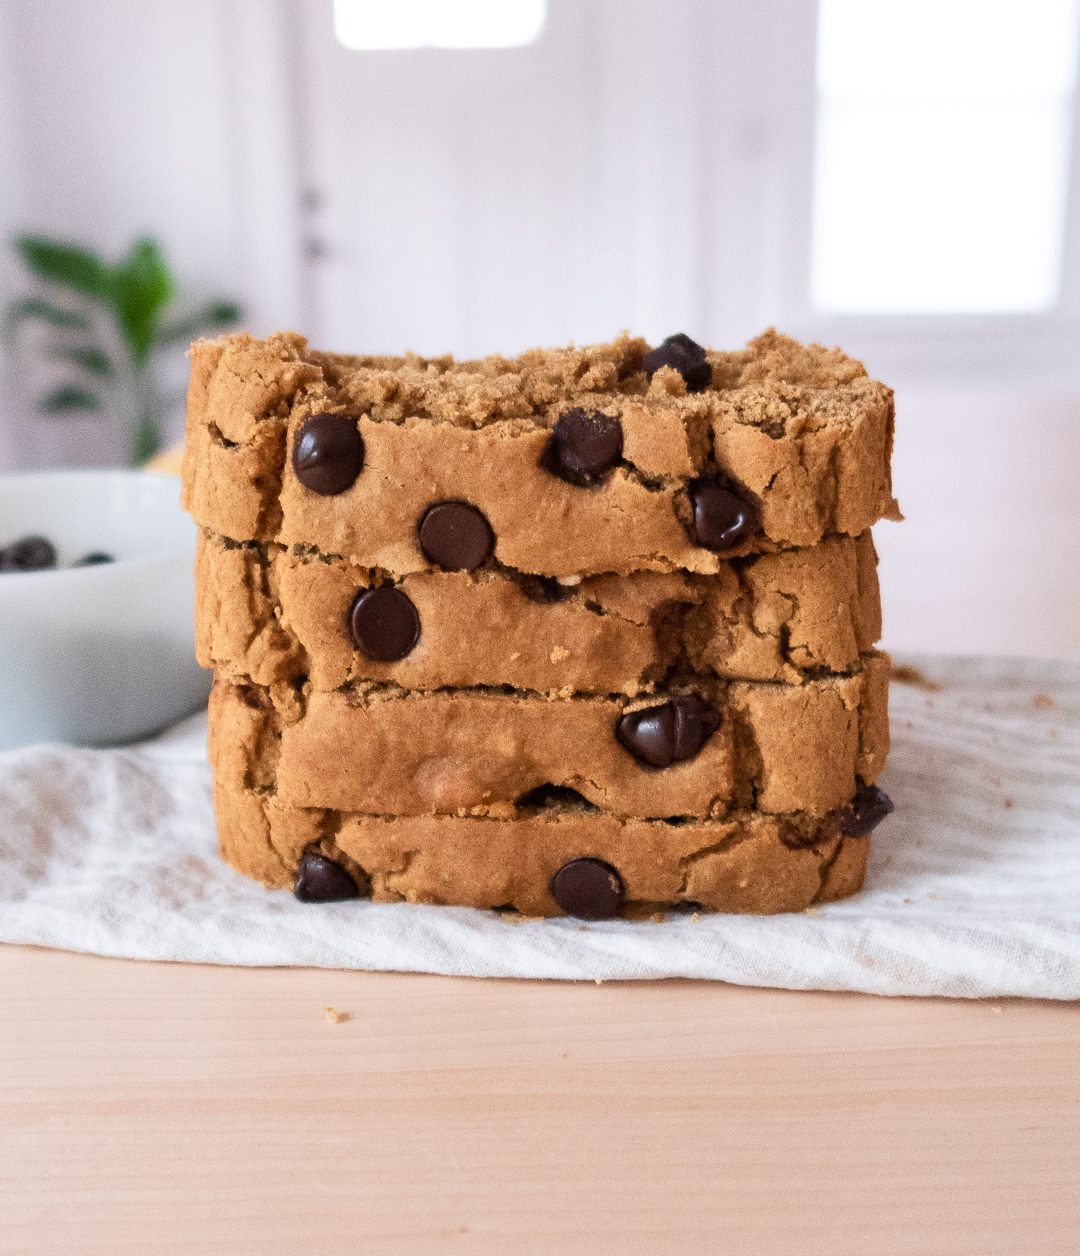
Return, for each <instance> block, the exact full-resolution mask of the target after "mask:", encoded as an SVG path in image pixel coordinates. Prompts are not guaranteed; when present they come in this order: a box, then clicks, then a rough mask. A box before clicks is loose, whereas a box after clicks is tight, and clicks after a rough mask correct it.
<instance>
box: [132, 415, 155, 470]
mask: <svg viewBox="0 0 1080 1256" xmlns="http://www.w3.org/2000/svg"><path fill="white" fill-rule="evenodd" d="M160 448H161V432H160V430H159V428H158V425H157V423H156V422H155V421H154V419H153V417H152V416H150V415H146V414H144V415H143V416H142V418H141V419H140V420H139V422H138V423H137V424H136V427H135V431H134V432H133V433H132V437H131V449H130V460H129V465H130V466H133V467H141V466H142V464H143V463H144V462H149V461H150V459H151V458H152V457H153V456H154V454H156V453H157V452H158V450H159V449H160Z"/></svg>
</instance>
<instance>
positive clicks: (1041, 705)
mask: <svg viewBox="0 0 1080 1256" xmlns="http://www.w3.org/2000/svg"><path fill="white" fill-rule="evenodd" d="M1031 705H1032V706H1033V707H1034V708H1035V710H1036V711H1048V710H1049V709H1050V708H1051V707H1052V706H1053V705H1054V699H1053V698H1051V697H1050V695H1049V694H1048V693H1037V694H1036V695H1035V697H1034V698H1032V699H1031Z"/></svg>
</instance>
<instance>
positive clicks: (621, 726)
mask: <svg viewBox="0 0 1080 1256" xmlns="http://www.w3.org/2000/svg"><path fill="white" fill-rule="evenodd" d="M719 727H720V712H719V711H717V710H716V708H715V707H712V706H710V705H709V703H707V702H706V701H705V700H704V699H703V698H699V697H698V695H697V694H680V695H679V696H678V697H675V698H672V700H671V701H670V702H665V703H664V704H663V706H654V707H646V708H645V710H643V711H632V712H631V713H630V714H629V715H624V716H623V717H622V718H621V719H620V720H619V722H618V724H616V725H615V736H616V737H618V739H619V741H621V742H622V744H623V745H624V746H625V747H626V749H627V750H629V751H630V753H631V754H632V755H633V756H634V758H635V759H638V760H640V762H642V763H645V764H648V766H649V767H652V768H666V767H669V766H670V765H671V764H672V763H676V762H681V761H683V760H686V759H692V758H693V757H694V756H695V755H696V754H697V753H698V752H699V751H700V750H701V747H702V746H704V745H705V743H706V742H707V741H708V740H709V738H710V737H711V736H712V735H713V733H715V732H716V730H717V729H718V728H719Z"/></svg>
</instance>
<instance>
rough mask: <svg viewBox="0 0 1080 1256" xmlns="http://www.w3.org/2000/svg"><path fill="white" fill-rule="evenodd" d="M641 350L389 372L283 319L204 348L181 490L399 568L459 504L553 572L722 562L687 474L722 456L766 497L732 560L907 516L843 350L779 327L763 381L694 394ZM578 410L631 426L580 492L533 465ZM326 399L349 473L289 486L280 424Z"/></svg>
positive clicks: (730, 470)
mask: <svg viewBox="0 0 1080 1256" xmlns="http://www.w3.org/2000/svg"><path fill="white" fill-rule="evenodd" d="M778 345H780V346H781V348H777V346H778ZM786 346H794V347H793V348H788V347H786ZM642 352H643V348H642V342H640V341H631V340H629V339H628V338H622V339H621V340H619V341H615V342H612V343H611V344H608V345H597V346H590V347H589V348H587V349H584V350H544V351H540V350H537V351H534V352H533V353H532V354H524V355H522V357H521V358H518V359H514V360H509V361H507V360H503V359H485V360H484V361H483V362H481V363H459V364H453V363H452V362H446V361H445V360H442V361H440V362H439V363H435V362H428V361H425V360H422V359H409V360H402V361H401V363H400V364H399V365H397V366H396V367H392V366H390V365H383V364H381V363H380V364H379V365H375V360H374V359H357V358H344V357H335V355H332V354H313V353H311V352H310V351H308V350H307V348H306V342H304V341H303V339H302V338H301V337H298V336H295V335H292V334H289V333H283V334H279V335H278V336H276V337H271V338H270V339H269V340H267V341H254V340H252V339H251V338H250V337H247V336H231V337H224V338H222V339H221V340H219V341H215V342H200V344H199V345H197V346H196V348H195V350H194V354H193V360H192V394H191V402H190V405H189V414H188V449H189V453H188V457H187V460H186V464H185V475H184V484H185V488H184V502H185V505H186V507H187V509H189V510H190V511H191V513H192V514H193V516H194V517H195V519H196V521H197V522H198V523H200V524H201V525H203V526H204V527H207V528H210V529H212V530H214V531H216V532H218V533H220V534H222V535H224V536H229V537H231V538H232V539H233V540H237V541H254V540H258V541H278V542H280V543H282V544H285V545H294V544H308V545H313V546H316V547H317V548H318V549H320V550H321V551H323V552H324V553H327V554H338V555H341V556H342V557H343V558H345V559H347V560H348V561H350V562H352V563H355V564H357V565H359V566H364V567H380V568H382V569H384V570H386V571H387V572H390V573H392V574H394V575H395V576H402V575H406V574H408V573H409V572H412V571H418V570H423V569H424V568H425V567H426V566H427V564H426V563H425V562H424V559H423V555H422V554H421V553H420V551H419V549H418V547H417V545H416V538H415V530H416V526H417V523H418V520H419V518H420V516H421V515H422V514H423V511H424V510H425V509H426V507H427V506H428V505H430V504H431V503H432V502H435V501H440V500H445V499H448V498H452V499H459V498H460V499H465V500H468V501H470V502H472V503H473V504H474V505H476V506H478V507H479V508H480V509H481V510H483V511H484V513H485V514H486V515H487V516H488V518H489V520H490V521H491V524H492V527H493V529H494V531H495V534H496V551H495V553H496V557H497V558H498V560H499V561H500V562H501V563H503V564H505V565H507V566H510V567H514V568H516V569H518V570H521V571H527V572H533V573H537V574H541V575H548V576H569V575H590V574H595V573H599V572H603V571H616V572H624V573H625V572H628V571H631V570H660V571H665V570H674V569H676V568H678V569H682V570H686V571H697V572H702V573H714V572H716V571H717V570H718V560H717V557H716V555H715V554H713V553H711V552H710V551H708V550H705V549H702V548H701V547H699V546H697V545H696V544H694V543H693V542H692V540H691V539H690V537H689V536H688V534H687V531H686V528H685V527H684V521H685V520H686V519H687V518H688V517H689V513H690V507H689V505H688V502H687V496H686V494H687V485H688V482H689V480H690V479H692V478H693V477H695V476H698V475H711V474H715V472H716V471H717V470H719V471H721V472H723V473H725V474H726V475H728V476H731V477H733V478H734V479H736V480H737V481H739V482H740V483H741V484H743V485H744V486H745V487H746V488H747V489H748V490H749V491H750V492H751V493H752V494H753V495H754V496H756V497H757V499H758V503H759V506H760V509H761V515H762V524H763V533H762V535H761V536H759V537H756V538H754V539H751V540H748V541H745V542H744V543H743V544H741V545H740V546H739V547H738V548H737V549H735V550H733V551H732V553H733V554H742V553H758V552H768V551H769V550H772V549H776V548H777V547H780V548H790V547H794V546H799V545H813V544H816V543H817V542H818V541H820V540H821V539H822V537H824V536H826V535H829V534H830V533H840V534H845V535H849V536H858V535H859V534H861V533H862V532H864V531H866V529H867V528H869V527H870V526H871V525H872V524H873V523H874V522H876V520H877V519H879V518H881V517H882V516H883V515H895V513H896V504H895V502H894V500H893V498H892V491H891V481H890V474H889V456H890V453H891V447H892V424H893V407H892V394H891V392H890V390H889V389H887V388H885V387H884V386H883V385H881V384H877V383H873V382H872V381H869V380H867V379H865V378H863V376H862V374H860V372H862V368H861V366H859V367H858V372H855V371H854V370H853V368H852V364H850V361H849V360H848V359H843V362H842V363H840V365H839V366H835V364H834V366H835V369H834V367H829V366H828V363H829V362H831V361H832V359H831V358H830V356H829V352H828V351H825V350H822V349H820V347H814V346H810V347H804V346H799V345H797V344H796V342H794V341H791V342H788V341H787V340H786V338H782V337H776V336H775V333H774V334H773V335H772V338H771V339H768V341H767V343H766V340H765V339H763V340H761V341H760V343H757V342H756V347H755V345H752V346H751V348H750V350H749V354H750V357H749V359H748V365H747V366H746V367H744V369H743V371H742V375H741V376H740V378H742V377H743V376H747V374H748V371H749V370H750V366H751V365H753V364H754V363H759V364H760V367H761V369H760V370H758V371H757V373H756V374H757V377H755V378H752V379H750V378H749V377H748V382H745V383H744V384H743V385H742V386H741V387H738V388H735V389H725V388H721V387H715V386H714V387H713V388H711V389H708V390H706V391H705V392H702V393H697V394H693V395H687V393H686V387H685V383H684V382H683V381H682V378H681V376H679V375H678V374H677V373H676V372H674V371H671V370H668V369H664V370H662V371H660V372H658V373H657V375H656V376H655V377H654V379H653V383H652V385H651V386H649V385H647V383H646V380H645V376H644V375H643V374H642V373H641V372H640V369H637V367H635V363H637V366H638V367H639V365H640V357H641V354H642ZM807 354H809V357H808V358H807V357H806V355H807ZM840 357H841V358H842V357H843V355H840ZM804 358H805V359H806V361H804ZM773 359H776V361H775V362H773ZM770 362H772V365H768V364H769V363H770ZM806 362H811V363H814V362H816V363H818V365H817V366H816V367H814V368H813V369H810V368H809V367H808V366H807V365H806ZM823 362H824V363H825V364H826V365H825V366H822V365H821V364H822V363H823ZM844 363H847V364H848V365H847V366H844ZM854 365H855V366H858V364H854ZM785 370H786V371H787V372H788V374H790V375H792V376H795V377H797V380H796V382H790V381H789V380H787V379H784V378H783V374H784V371H785ZM626 371H630V372H631V373H630V374H629V375H627V374H624V372H626ZM721 374H722V372H721ZM751 374H753V372H751ZM863 374H864V373H863ZM807 380H808V381H810V382H809V383H807V382H805V381H807ZM574 405H584V406H586V407H587V408H590V409H597V410H602V411H603V412H604V413H606V414H610V415H612V416H615V417H621V420H622V422H623V425H624V463H623V464H622V465H621V466H619V467H617V468H616V469H615V470H614V471H613V472H611V473H610V474H608V475H607V476H606V477H605V479H604V481H603V482H602V483H601V484H598V485H594V486H592V487H588V488H581V487H577V486H575V485H569V484H566V483H564V482H563V481H562V480H559V479H558V478H557V477H555V476H553V475H551V474H550V473H549V472H548V471H547V470H545V469H544V468H543V467H542V466H540V465H539V464H540V457H541V455H542V453H543V451H544V449H545V448H546V446H547V442H548V440H549V435H550V429H551V428H552V427H553V426H554V423H555V422H556V420H557V419H558V417H559V415H560V414H561V413H562V412H564V411H565V410H566V409H567V408H569V407H571V406H574ZM325 409H331V410H336V411H342V412H344V411H347V412H349V413H350V414H356V415H358V416H359V417H358V427H359V430H360V432H361V434H362V435H363V437H364V441H365V449H366V455H365V466H364V470H363V471H362V472H361V474H360V476H359V477H358V479H357V481H356V483H355V484H354V485H353V486H352V487H351V488H349V489H347V490H346V491H345V492H343V493H341V494H339V495H337V496H335V497H332V498H325V497H319V496H318V494H315V493H312V492H310V491H309V490H308V489H306V488H304V487H303V486H301V485H300V484H299V483H298V482H297V481H296V479H295V476H294V474H293V472H292V469H291V466H290V465H289V463H288V457H287V454H288V449H289V448H291V443H290V444H289V445H288V446H286V445H285V444H284V443H283V441H284V436H285V428H286V426H287V429H288V439H289V442H291V441H292V439H294V437H295V434H296V432H297V431H298V429H299V427H300V425H301V424H302V423H303V422H304V421H305V420H306V419H307V418H309V417H310V415H311V414H312V413H313V412H315V411H318V410H325ZM635 459H638V460H639V461H638V462H635V461H634V460H635Z"/></svg>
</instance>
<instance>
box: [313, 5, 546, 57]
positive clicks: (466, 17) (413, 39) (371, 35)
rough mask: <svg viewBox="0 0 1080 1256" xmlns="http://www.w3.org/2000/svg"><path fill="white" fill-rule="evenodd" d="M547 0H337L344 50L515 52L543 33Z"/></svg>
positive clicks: (336, 22) (336, 26) (337, 24)
mask: <svg viewBox="0 0 1080 1256" xmlns="http://www.w3.org/2000/svg"><path fill="white" fill-rule="evenodd" d="M546 17H547V0H334V31H335V32H336V34H337V37H338V40H339V41H340V42H341V43H343V44H344V45H345V47H346V48H353V49H357V50H367V49H372V50H377V49H387V48H516V47H519V46H520V45H522V44H531V43H534V42H535V41H536V40H537V39H538V38H539V37H540V32H541V31H542V30H543V29H544V19H545V18H546Z"/></svg>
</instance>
